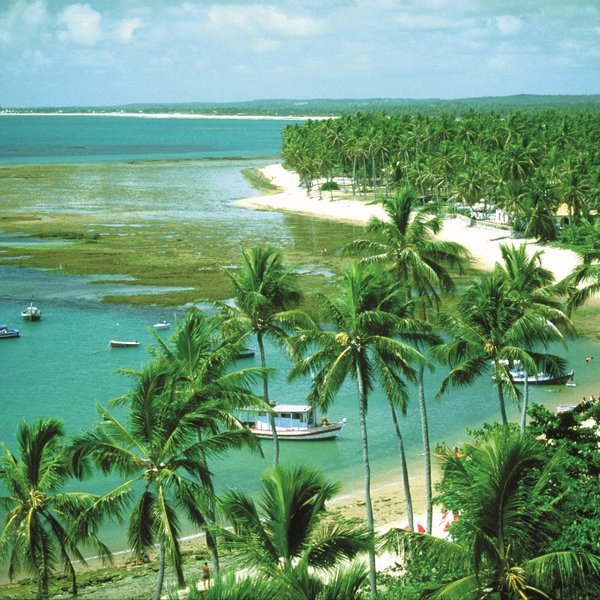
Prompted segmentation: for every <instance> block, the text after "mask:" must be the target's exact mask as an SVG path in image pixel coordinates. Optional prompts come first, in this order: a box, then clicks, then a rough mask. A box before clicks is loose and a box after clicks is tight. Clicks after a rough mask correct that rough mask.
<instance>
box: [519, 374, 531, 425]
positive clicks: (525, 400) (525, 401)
mask: <svg viewBox="0 0 600 600" xmlns="http://www.w3.org/2000/svg"><path fill="white" fill-rule="evenodd" d="M528 404H529V375H528V373H527V371H525V380H524V381H523V402H522V406H521V427H520V429H521V435H524V434H525V427H526V426H527V405H528Z"/></svg>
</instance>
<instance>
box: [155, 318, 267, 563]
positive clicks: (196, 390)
mask: <svg viewBox="0 0 600 600" xmlns="http://www.w3.org/2000/svg"><path fill="white" fill-rule="evenodd" d="M155 338H156V341H157V343H158V347H157V348H156V349H154V350H153V351H154V353H155V354H157V355H158V356H159V357H161V358H162V359H163V361H164V364H165V367H166V368H168V370H169V372H170V373H171V377H173V379H174V382H176V389H177V396H178V402H180V401H182V399H183V400H185V401H188V402H189V404H190V406H189V408H190V410H192V411H193V410H195V409H196V408H197V407H199V406H201V405H202V404H204V403H207V404H208V406H212V407H215V408H216V407H217V404H216V402H217V401H218V402H220V409H221V411H222V413H221V414H220V415H219V413H218V411H215V415H214V416H215V418H214V419H211V420H207V421H205V422H203V423H202V427H199V428H198V429H197V431H196V434H197V436H198V440H201V439H203V438H204V437H206V436H211V435H215V434H216V433H218V432H219V430H220V429H223V428H224V429H227V428H229V427H230V424H231V414H232V413H233V414H235V411H236V409H240V408H246V407H250V406H257V407H260V408H262V409H265V410H268V406H265V405H264V402H263V401H262V400H261V399H260V398H257V397H256V396H255V395H254V394H252V393H251V392H250V390H249V388H250V386H251V384H254V383H255V382H256V381H257V380H259V379H260V377H261V376H262V371H261V370H260V369H256V368H249V369H243V370H233V368H232V365H233V363H234V361H235V359H236V356H237V354H238V352H239V351H240V344H239V341H238V340H237V338H235V339H232V338H226V337H224V336H223V335H222V333H221V331H220V330H219V327H218V321H217V320H216V319H214V318H209V317H206V316H205V315H203V314H202V313H201V312H200V311H199V310H197V309H192V310H189V311H188V312H187V314H186V316H185V319H184V321H183V322H182V323H181V324H179V325H178V327H177V331H176V332H175V334H174V335H173V337H172V338H171V339H170V340H169V343H167V342H165V341H164V340H163V339H162V338H161V337H160V336H159V335H158V334H155ZM245 439H246V442H247V443H248V445H249V447H250V449H251V450H253V451H255V452H258V453H261V448H260V442H259V440H258V439H257V438H255V437H246V438H245ZM203 474H204V477H203V481H202V483H203V485H204V486H205V487H206V488H207V489H209V490H210V491H211V492H212V491H213V483H212V477H211V474H210V471H208V470H206V471H204V472H203ZM207 511H208V512H207V514H206V515H205V516H206V517H207V518H208V521H209V523H214V520H215V517H214V510H213V507H211V506H208V507H207ZM206 543H207V546H208V548H209V550H210V553H211V557H212V563H213V565H212V566H213V572H214V573H215V575H218V573H219V556H218V551H217V546H216V543H215V540H214V538H213V534H212V531H211V529H210V528H207V529H206Z"/></svg>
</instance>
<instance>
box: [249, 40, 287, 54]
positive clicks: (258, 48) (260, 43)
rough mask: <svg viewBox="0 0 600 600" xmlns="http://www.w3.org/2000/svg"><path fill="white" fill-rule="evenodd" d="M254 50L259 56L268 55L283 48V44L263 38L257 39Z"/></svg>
mask: <svg viewBox="0 0 600 600" xmlns="http://www.w3.org/2000/svg"><path fill="white" fill-rule="evenodd" d="M252 48H253V50H254V52H256V53H257V54H268V53H271V52H276V51H277V50H279V49H280V48H281V42H278V41H277V40H271V39H268V38H262V37H261V38H256V39H255V40H254V43H253V46H252Z"/></svg>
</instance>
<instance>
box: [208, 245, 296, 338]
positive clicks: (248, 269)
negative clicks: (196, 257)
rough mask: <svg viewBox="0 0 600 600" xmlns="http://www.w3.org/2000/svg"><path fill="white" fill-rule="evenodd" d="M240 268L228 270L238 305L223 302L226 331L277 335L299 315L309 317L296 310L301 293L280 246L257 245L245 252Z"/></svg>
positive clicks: (222, 309)
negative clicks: (284, 259) (277, 248)
mask: <svg viewBox="0 0 600 600" xmlns="http://www.w3.org/2000/svg"><path fill="white" fill-rule="evenodd" d="M242 257H243V264H242V266H241V268H240V269H239V271H238V272H231V271H230V270H224V272H225V273H226V275H227V276H228V277H229V279H230V281H231V283H232V284H233V290H234V293H233V297H234V302H235V307H231V306H228V305H226V304H224V303H221V304H219V307H220V310H221V313H222V325H223V326H224V328H225V330H226V331H230V330H231V331H236V330H237V331H246V332H248V333H250V332H251V333H255V334H258V333H265V334H268V335H272V336H274V337H275V338H277V337H282V336H283V335H284V331H283V328H285V326H288V325H290V324H293V323H294V322H295V320H296V319H306V318H307V317H306V315H305V314H304V313H303V312H302V311H295V310H292V309H293V308H294V307H295V306H296V305H297V304H298V302H299V301H300V298H301V293H300V290H299V287H298V282H297V279H296V276H295V274H294V272H293V271H292V270H291V269H290V268H288V267H286V266H285V265H284V264H283V256H282V254H281V252H280V251H279V250H276V249H275V248H272V247H270V246H266V247H262V246H257V247H255V248H252V249H250V250H244V251H243V252H242Z"/></svg>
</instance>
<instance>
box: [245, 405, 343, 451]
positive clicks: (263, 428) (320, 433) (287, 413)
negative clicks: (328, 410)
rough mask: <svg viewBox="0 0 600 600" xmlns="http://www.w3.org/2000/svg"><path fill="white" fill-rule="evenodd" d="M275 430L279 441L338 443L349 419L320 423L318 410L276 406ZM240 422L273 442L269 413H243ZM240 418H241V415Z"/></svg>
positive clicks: (304, 406) (309, 407)
mask: <svg viewBox="0 0 600 600" xmlns="http://www.w3.org/2000/svg"><path fill="white" fill-rule="evenodd" d="M273 411H274V413H275V414H274V419H275V431H276V432H277V437H278V439H280V440H293V441H298V442H308V441H317V440H335V439H336V438H337V436H338V435H339V434H340V432H341V431H342V429H343V428H344V425H345V424H346V419H345V418H344V419H342V420H341V421H335V422H329V421H328V420H327V417H325V416H324V417H322V418H321V420H320V421H319V422H317V415H316V410H315V408H314V407H312V406H308V405H304V404H277V405H275V406H274V407H273ZM242 412H243V413H244V414H242V415H241V418H240V420H241V421H242V423H244V424H246V425H247V426H248V427H249V428H250V431H252V433H254V435H256V436H257V437H258V438H262V439H273V431H272V430H271V424H270V423H269V415H268V413H267V412H266V411H254V410H246V411H242ZM238 416H239V415H238Z"/></svg>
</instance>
